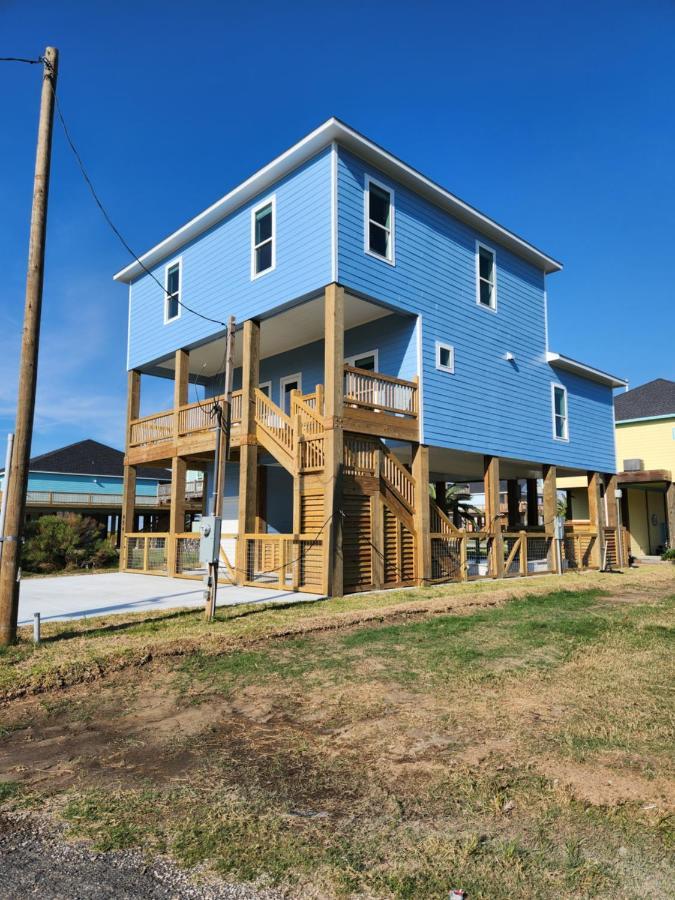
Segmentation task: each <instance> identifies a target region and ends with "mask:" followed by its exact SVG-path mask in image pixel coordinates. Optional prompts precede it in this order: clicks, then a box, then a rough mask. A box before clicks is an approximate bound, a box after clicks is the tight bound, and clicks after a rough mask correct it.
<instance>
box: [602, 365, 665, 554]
mask: <svg viewBox="0 0 675 900" xmlns="http://www.w3.org/2000/svg"><path fill="white" fill-rule="evenodd" d="M614 412H615V421H616V465H617V470H618V473H619V475H618V482H619V488H620V489H621V493H622V497H621V512H622V518H623V523H624V525H626V526H627V528H628V531H629V533H630V539H631V553H632V554H633V556H654V555H657V554H660V553H662V552H663V551H664V550H665V549H666V548H667V547H675V484H674V483H673V478H674V477H675V381H668V380H667V379H665V378H657V379H656V380H655V381H649V382H648V383H647V384H643V385H641V386H640V387H637V388H634V389H633V390H632V391H626V393H625V394H619V395H618V396H616V397H615V398H614Z"/></svg>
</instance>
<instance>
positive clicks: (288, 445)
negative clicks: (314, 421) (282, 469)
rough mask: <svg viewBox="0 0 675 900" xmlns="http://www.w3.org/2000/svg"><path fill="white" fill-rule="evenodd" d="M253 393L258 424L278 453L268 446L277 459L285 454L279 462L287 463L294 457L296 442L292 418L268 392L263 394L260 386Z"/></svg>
mask: <svg viewBox="0 0 675 900" xmlns="http://www.w3.org/2000/svg"><path fill="white" fill-rule="evenodd" d="M253 393H254V398H255V423H256V426H257V427H258V428H259V429H261V430H262V431H263V432H264V434H265V435H267V436H268V437H269V438H271V442H272V443H273V444H274V445H275V447H276V450H277V453H274V451H273V450H271V449H270V447H267V449H268V450H270V452H271V453H273V455H275V456H276V457H277V459H279V454H280V455H281V456H283V459H279V462H283V463H284V464H287V463H288V462H289V461H292V459H293V447H294V444H295V435H294V430H293V424H292V422H291V418H290V416H287V415H286V413H285V412H284V411H283V410H282V409H281V408H280V407H279V406H277V405H276V403H274V402H273V401H272V400H270V398H269V397H268V396H267V394H263V392H262V391H261V390H260V389H259V388H255V390H254V392H253Z"/></svg>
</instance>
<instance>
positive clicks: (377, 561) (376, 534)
mask: <svg viewBox="0 0 675 900" xmlns="http://www.w3.org/2000/svg"><path fill="white" fill-rule="evenodd" d="M373 455H374V457H375V466H374V468H375V471H376V472H377V473H378V474H379V473H380V472H381V471H382V449H381V445H380V444H378V445H377V446H376V448H375V449H374V451H373ZM370 504H371V505H370V542H371V544H372V547H371V550H372V561H373V562H372V574H373V587H374V588H376V589H377V588H381V587H382V585H383V584H384V503H383V501H382V495H381V494H380V492H379V491H376V492H375V493H374V494H372V496H371V498H370Z"/></svg>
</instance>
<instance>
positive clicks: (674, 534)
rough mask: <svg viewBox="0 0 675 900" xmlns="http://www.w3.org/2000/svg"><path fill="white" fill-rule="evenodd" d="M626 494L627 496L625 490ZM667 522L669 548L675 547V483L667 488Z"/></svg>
mask: <svg viewBox="0 0 675 900" xmlns="http://www.w3.org/2000/svg"><path fill="white" fill-rule="evenodd" d="M624 494H626V491H625V490H624ZM627 503H628V501H627V500H626V504H627ZM666 521H667V523H668V546H669V547H675V482H671V483H670V484H669V485H668V487H667V488H666ZM626 524H627V523H626ZM626 558H628V557H626Z"/></svg>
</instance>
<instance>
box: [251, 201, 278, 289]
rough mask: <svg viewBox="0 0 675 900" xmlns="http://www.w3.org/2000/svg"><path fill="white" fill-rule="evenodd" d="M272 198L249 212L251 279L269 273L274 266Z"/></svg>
mask: <svg viewBox="0 0 675 900" xmlns="http://www.w3.org/2000/svg"><path fill="white" fill-rule="evenodd" d="M274 231H275V203H274V197H272V199H271V200H265V201H264V202H263V203H261V204H259V205H258V206H256V207H254V209H252V210H251V277H252V278H257V276H258V275H263V274H264V273H265V272H270V271H271V270H272V269H273V268H274V265H275V253H276V248H275V234H274Z"/></svg>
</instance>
